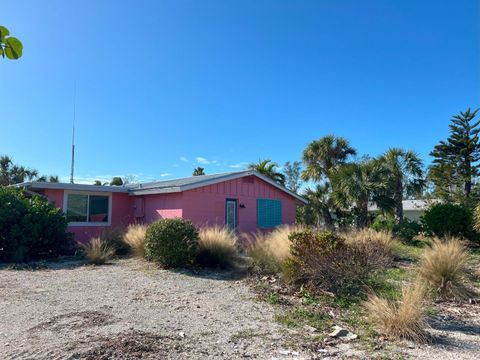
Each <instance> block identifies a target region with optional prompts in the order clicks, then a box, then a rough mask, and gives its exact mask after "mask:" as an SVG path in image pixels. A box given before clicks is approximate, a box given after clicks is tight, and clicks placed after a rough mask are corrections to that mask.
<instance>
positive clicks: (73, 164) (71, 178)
mask: <svg viewBox="0 0 480 360" xmlns="http://www.w3.org/2000/svg"><path fill="white" fill-rule="evenodd" d="M76 95H77V82H76V81H74V82H73V122H72V163H71V166H70V184H73V170H74V168H75V102H76Z"/></svg>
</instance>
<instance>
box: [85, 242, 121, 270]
mask: <svg viewBox="0 0 480 360" xmlns="http://www.w3.org/2000/svg"><path fill="white" fill-rule="evenodd" d="M84 252H85V258H86V259H87V261H88V263H89V264H94V265H101V264H105V263H107V262H108V261H109V260H111V259H112V258H113V257H114V256H115V247H113V246H112V245H110V244H109V243H108V242H107V241H105V240H103V239H102V238H100V237H95V238H93V239H91V240H90V242H89V243H88V244H86V245H84Z"/></svg>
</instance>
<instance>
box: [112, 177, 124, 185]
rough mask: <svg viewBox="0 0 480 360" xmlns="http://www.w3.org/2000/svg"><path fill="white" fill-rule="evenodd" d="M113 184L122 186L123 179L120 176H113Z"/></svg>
mask: <svg viewBox="0 0 480 360" xmlns="http://www.w3.org/2000/svg"><path fill="white" fill-rule="evenodd" d="M110 185H111V186H122V185H123V180H122V178H121V177H120V176H114V177H113V178H112V181H110Z"/></svg>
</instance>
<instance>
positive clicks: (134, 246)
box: [123, 224, 147, 258]
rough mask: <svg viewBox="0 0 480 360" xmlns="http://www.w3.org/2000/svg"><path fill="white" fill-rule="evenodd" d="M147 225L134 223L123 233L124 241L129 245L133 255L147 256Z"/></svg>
mask: <svg viewBox="0 0 480 360" xmlns="http://www.w3.org/2000/svg"><path fill="white" fill-rule="evenodd" d="M146 231H147V225H144V224H132V225H129V226H128V228H127V231H126V232H125V234H124V235H123V241H124V243H125V244H127V245H128V247H129V248H130V251H131V252H132V253H133V255H135V256H137V257H141V258H143V257H145V232H146Z"/></svg>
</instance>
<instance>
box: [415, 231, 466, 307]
mask: <svg viewBox="0 0 480 360" xmlns="http://www.w3.org/2000/svg"><path fill="white" fill-rule="evenodd" d="M467 262H468V254H467V251H466V249H465V246H464V245H463V244H462V242H461V241H460V240H459V239H457V238H455V237H447V238H445V239H438V238H435V239H434V240H433V242H432V246H431V247H430V248H429V249H426V250H425V251H424V253H423V254H422V256H421V258H420V262H419V266H418V275H419V277H420V280H422V281H423V282H424V283H425V284H426V285H427V286H428V288H429V289H430V290H431V291H432V292H433V293H434V294H435V296H436V297H438V298H441V299H452V298H453V299H463V298H466V297H468V295H469V292H468V290H467V289H466V287H465V283H464V280H465V278H466V275H467V268H466V266H467Z"/></svg>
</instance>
